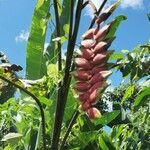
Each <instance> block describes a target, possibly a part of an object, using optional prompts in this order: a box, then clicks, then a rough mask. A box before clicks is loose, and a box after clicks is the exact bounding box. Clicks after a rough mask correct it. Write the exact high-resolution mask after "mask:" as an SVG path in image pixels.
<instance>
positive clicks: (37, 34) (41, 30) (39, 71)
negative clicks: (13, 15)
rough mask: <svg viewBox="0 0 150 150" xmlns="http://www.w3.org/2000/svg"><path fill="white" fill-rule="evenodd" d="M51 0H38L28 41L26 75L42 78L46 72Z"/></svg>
mask: <svg viewBox="0 0 150 150" xmlns="http://www.w3.org/2000/svg"><path fill="white" fill-rule="evenodd" d="M49 9H50V0H38V1H37V4H36V7H35V10H34V14H33V18H32V24H31V29H30V34H29V39H28V42H27V55H26V77H27V78H28V79H38V78H41V77H42V76H43V75H44V74H45V72H46V64H45V58H44V44H45V37H46V30H47V23H48V19H49V16H50V14H49Z"/></svg>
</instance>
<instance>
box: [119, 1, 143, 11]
mask: <svg viewBox="0 0 150 150" xmlns="http://www.w3.org/2000/svg"><path fill="white" fill-rule="evenodd" d="M143 6H144V4H143V0H122V3H121V7H122V8H129V7H130V8H133V9H141V8H143Z"/></svg>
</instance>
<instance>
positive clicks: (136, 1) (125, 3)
mask: <svg viewBox="0 0 150 150" xmlns="http://www.w3.org/2000/svg"><path fill="white" fill-rule="evenodd" d="M91 1H92V2H93V3H94V5H95V6H96V8H97V9H99V7H100V6H101V4H102V2H103V0H91ZM116 1H117V0H110V1H108V2H107V3H106V5H105V7H104V9H103V10H105V9H107V8H108V7H109V6H110V5H111V4H113V3H114V2H116ZM143 7H144V4H143V0H122V1H121V8H122V9H126V8H132V9H141V8H143ZM93 14H94V11H93V9H92V8H91V6H89V5H88V6H86V15H89V16H90V17H91V18H93V17H94V15H93Z"/></svg>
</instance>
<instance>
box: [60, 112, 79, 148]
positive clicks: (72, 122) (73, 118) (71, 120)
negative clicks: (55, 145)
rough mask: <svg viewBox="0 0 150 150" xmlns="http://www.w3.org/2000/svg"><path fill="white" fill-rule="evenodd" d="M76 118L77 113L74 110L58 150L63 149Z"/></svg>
mask: <svg viewBox="0 0 150 150" xmlns="http://www.w3.org/2000/svg"><path fill="white" fill-rule="evenodd" d="M78 116H79V111H78V110H76V111H75V113H74V114H73V116H72V118H71V119H70V121H69V125H68V128H67V131H66V134H65V136H64V138H63V141H62V143H61V145H60V148H59V150H63V149H64V145H65V143H66V140H67V138H68V136H69V133H70V131H71V129H72V127H73V125H74V123H75V121H76V119H77V118H78Z"/></svg>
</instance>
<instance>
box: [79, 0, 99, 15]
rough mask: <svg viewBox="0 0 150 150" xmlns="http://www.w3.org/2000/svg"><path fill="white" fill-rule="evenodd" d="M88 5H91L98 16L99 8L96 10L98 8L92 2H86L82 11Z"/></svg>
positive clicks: (89, 0)
mask: <svg viewBox="0 0 150 150" xmlns="http://www.w3.org/2000/svg"><path fill="white" fill-rule="evenodd" d="M88 4H89V5H90V6H91V7H92V9H93V10H94V14H97V8H96V6H95V5H94V3H93V2H92V1H91V0H88V1H86V2H85V3H84V4H83V6H82V9H83V8H84V7H86V6H87V5H88Z"/></svg>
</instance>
